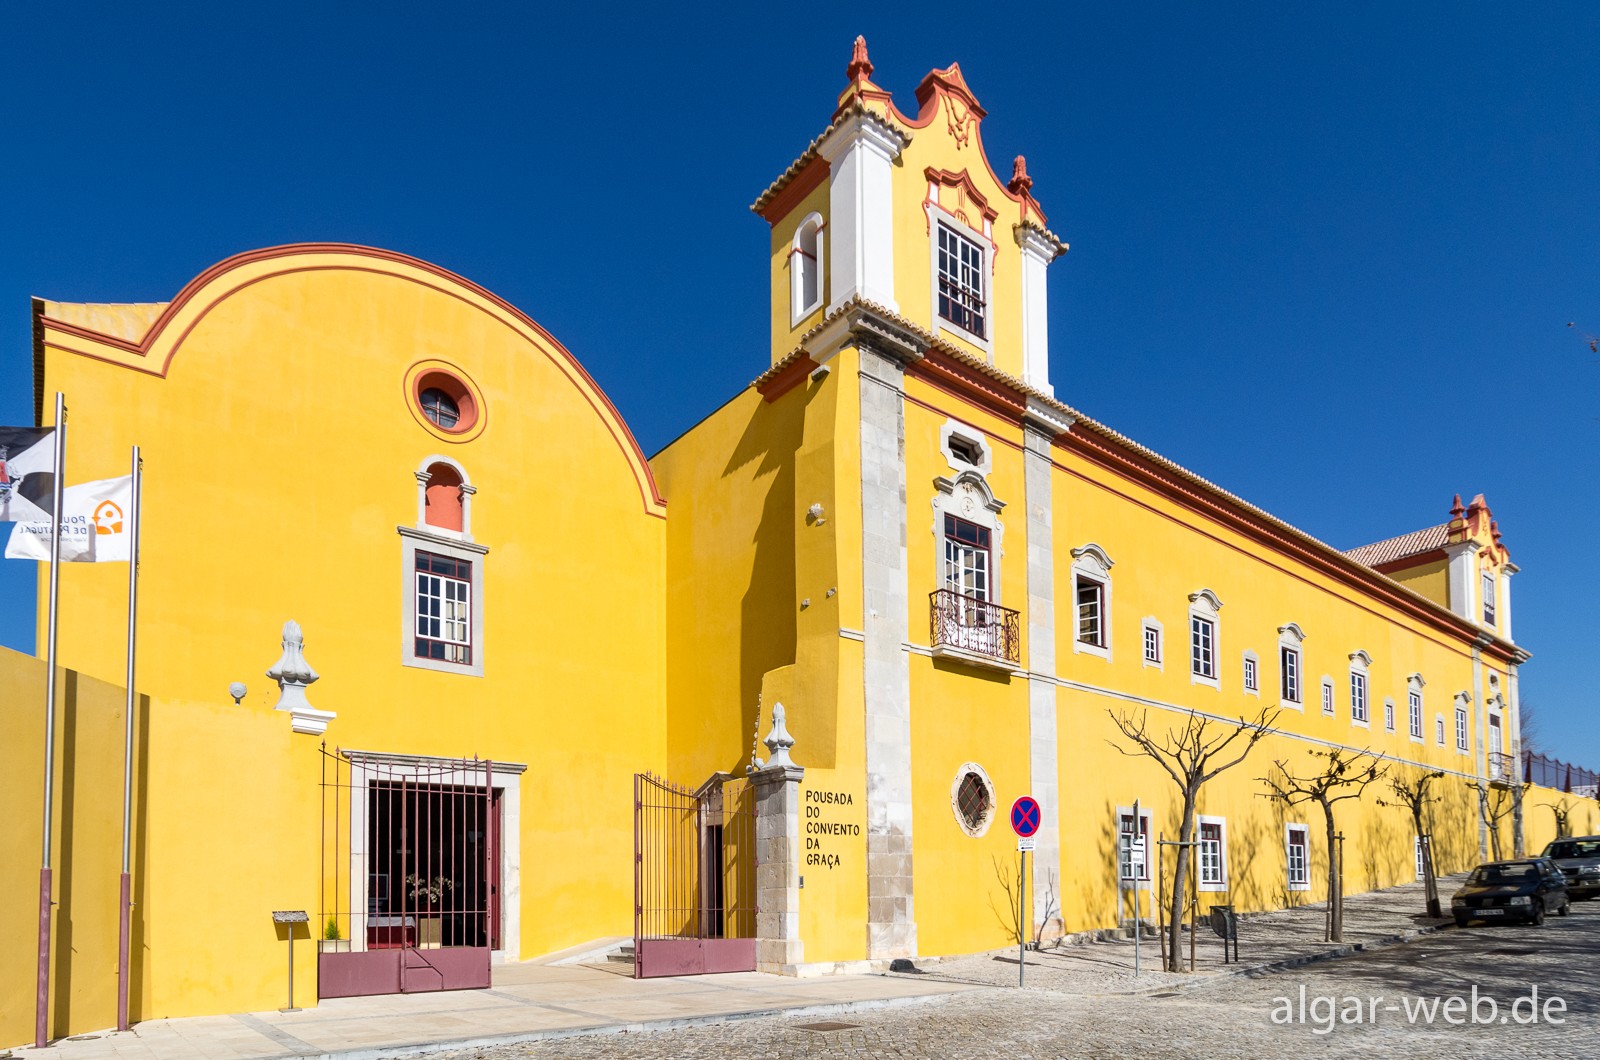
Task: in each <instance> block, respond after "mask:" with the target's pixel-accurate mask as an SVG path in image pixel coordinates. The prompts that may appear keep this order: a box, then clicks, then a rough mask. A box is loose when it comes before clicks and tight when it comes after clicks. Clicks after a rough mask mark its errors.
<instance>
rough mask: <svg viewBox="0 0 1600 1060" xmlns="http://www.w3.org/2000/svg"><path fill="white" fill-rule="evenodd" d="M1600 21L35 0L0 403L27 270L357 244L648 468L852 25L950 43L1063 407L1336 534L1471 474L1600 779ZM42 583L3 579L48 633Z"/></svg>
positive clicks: (1260, 9) (9, 386)
mask: <svg viewBox="0 0 1600 1060" xmlns="http://www.w3.org/2000/svg"><path fill="white" fill-rule="evenodd" d="M984 17H989V18H990V19H991V20H992V21H991V22H990V23H989V24H988V25H987V26H985V25H983V24H982V22H981V19H982V18H984ZM1597 31H1600V7H1597V6H1596V5H1594V4H1593V3H1542V4H1528V5H1521V4H1493V5H1491V4H1486V3H1464V4H1463V3H1450V4H1444V3H1440V4H1421V3H1407V4H1396V3H1392V2H1389V3H1381V4H1360V3H1343V4H1337V5H1295V4H1282V3H1272V4H1226V3H1224V4H1192V3H1184V4H1177V3H1172V4H1143V5H1117V4H1112V5H1107V4H1093V5H1091V4H1082V3H1050V4H1038V5H1036V6H1035V7H1034V8H1033V9H1032V10H1028V9H1026V8H1021V7H1017V6H1011V7H996V6H993V5H988V6H985V5H981V4H980V5H972V4H961V5H951V6H950V7H948V8H947V9H944V10H943V11H937V10H935V9H933V8H930V7H929V6H928V5H926V4H922V5H916V6H911V5H907V6H905V7H904V8H903V9H901V10H899V11H895V12H892V13H891V12H889V11H888V10H887V9H886V8H885V7H884V6H883V5H876V4H875V5H868V4H862V3H858V4H852V5H841V4H831V3H823V2H815V3H808V4H805V5H802V6H799V7H797V6H795V5H792V4H790V5H756V4H740V5H729V6H727V7H725V8H718V7H716V6H713V5H708V4H669V5H655V4H652V5H647V6H639V7H627V6H617V5H612V4H605V3H593V4H562V5H549V4H532V5H528V4H515V5H513V4H501V5H482V4H474V3H455V4H442V5H441V4H428V5H407V4H391V5H353V4H329V3H316V4H309V3H276V4H271V5H219V4H215V3H206V4H185V3H176V2H175V3H163V4H147V5H131V6H130V5H125V4H110V3H77V4H71V5H67V6H65V7H63V6H61V5H52V4H24V5H12V6H11V7H9V8H8V10H7V12H6V16H5V30H4V33H3V34H0V145H3V147H0V158H3V164H0V210H3V211H4V212H3V215H0V216H3V221H0V344H3V345H0V373H3V375H0V379H3V380H4V386H3V387H0V422H5V423H15V424H25V423H29V422H31V408H30V401H29V394H30V391H31V380H30V367H29V364H30V354H29V350H30V339H29V311H28V296H30V295H40V296H44V297H49V298H59V299H64V300H75V301H163V300H166V299H169V298H170V297H171V296H172V295H173V294H174V293H175V292H176V291H177V290H178V289H179V288H180V287H181V286H182V285H183V284H184V283H185V282H186V281H188V280H189V279H190V278H191V277H193V276H194V275H195V274H196V273H198V272H200V271H201V270H202V269H204V268H206V267H207V266H209V265H211V264H212V263H214V262H216V261H218V260H219V259H221V258H224V257H226V256H228V255H230V254H233V253H236V252H238V251H242V250H248V249H251V248H255V247H261V246H268V245H272V244H278V243H287V242H295V241H301V240H342V241H350V242H357V243H367V244H374V245H377V246H381V247H388V248H392V249H395V250H399V251H403V252H406V253H409V254H414V255H417V256H419V257H422V258H426V259H428V260H430V261H434V262H437V263H439V264H441V265H444V266H446V267H448V268H451V269H454V270H456V271H457V272H460V273H463V274H465V275H466V276H468V277H470V278H471V279H473V280H476V281H477V282H479V283H481V284H483V285H484V286H486V287H488V288H490V289H491V290H493V291H495V292H497V293H499V294H500V295H502V296H504V297H506V298H508V299H509V300H510V301H511V302H513V303H515V304H516V305H518V306H520V307H522V308H523V309H525V310H526V311H527V312H528V313H529V314H530V315H532V316H533V317H534V318H535V319H536V320H538V321H540V322H541V323H542V324H544V325H545V326H546V327H548V328H549V329H550V330H551V331H552V332H553V333H554V334H556V335H557V336H559V337H560V338H561V339H562V340H563V341H564V342H565V343H566V344H567V345H568V346H569V347H570V348H571V349H572V350H573V351H574V352H575V353H576V354H577V356H578V357H579V358H580V359H581V360H582V361H583V363H584V364H585V365H586V366H587V367H588V369H589V370H590V371H591V372H592V373H593V374H594V376H595V377H596V379H598V380H599V382H600V384H601V385H602V386H603V387H604V388H605V389H606V390H607V392H608V393H609V394H610V395H611V397H612V399H613V400H614V401H615V402H616V404H617V406H618V407H619V408H620V409H621V411H622V413H623V415H624V416H625V417H626V418H627V420H628V422H629V423H630V424H631V425H632V427H633V429H634V431H635V432H636V434H637V435H638V437H639V440H640V443H641V444H642V445H643V446H644V448H645V450H646V451H647V452H653V451H655V450H656V449H657V448H659V447H660V446H661V445H663V444H664V443H665V442H667V441H668V440H670V439H671V438H672V437H673V436H674V435H675V434H677V433H678V432H679V431H681V430H682V429H683V428H685V427H687V426H688V425H690V424H691V423H693V422H694V421H695V420H696V419H698V418H699V417H700V416H701V415H703V414H704V413H705V412H706V411H708V410H709V409H711V408H712V407H714V406H715V405H717V404H719V403H721V402H722V401H723V400H725V399H726V398H727V397H728V396H730V395H731V394H732V393H733V392H734V391H735V390H737V389H738V388H739V387H741V386H742V385H743V384H744V383H746V382H747V381H748V380H749V379H751V378H752V377H753V376H755V375H756V374H757V373H758V372H759V371H761V370H762V368H764V367H765V361H766V353H765V351H766V343H767V332H766V328H767V324H766V303H765V300H766V290H765V282H766V279H765V278H766V266H765V261H764V255H765V253H766V246H767V235H766V226H765V224H764V223H763V222H762V221H761V220H759V219H758V218H756V217H755V216H754V215H752V214H751V213H749V211H748V209H747V207H748V205H749V203H750V202H751V200H752V199H754V197H755V196H756V194H757V193H759V192H760V191H761V190H762V189H763V188H764V187H766V185H767V183H768V182H769V181H771V180H772V179H773V177H775V176H776V175H777V174H778V173H779V172H781V171H782V169H783V168H784V167H785V166H786V165H787V164H788V163H789V162H790V161H791V160H792V159H793V158H794V157H795V155H796V154H798V153H799V151H800V150H801V149H802V148H803V147H804V146H805V145H806V143H808V142H809V141H810V139H811V138H812V137H813V136H815V135H816V134H817V133H818V132H819V131H821V129H822V128H823V126H824V125H825V124H826V123H827V120H828V118H829V115H830V113H831V111H832V107H833V104H834V100H835V97H836V95H837V93H838V92H839V90H840V89H841V88H842V87H843V85H844V68H845V64H846V61H847V59H848V56H849V49H850V42H851V40H852V39H853V38H854V37H855V35H856V34H857V33H864V34H866V36H867V39H868V42H869V44H870V45H871V50H872V59H873V62H874V63H875V64H876V66H877V71H876V73H875V74H874V79H875V80H877V81H878V82H879V83H880V84H881V85H883V86H884V87H886V88H889V89H891V90H893V91H894V92H895V93H896V95H897V98H899V99H900V100H901V101H902V104H903V105H904V106H906V107H908V108H909V107H910V106H911V103H912V101H911V90H912V89H913V88H914V87H915V86H916V84H917V82H918V80H920V78H921V77H922V75H923V74H924V73H926V72H927V70H929V69H930V68H931V67H933V66H935V65H939V66H943V65H945V64H948V63H949V62H950V61H952V60H959V61H960V62H961V66H962V69H963V70H964V71H965V73H966V75H967V79H968V81H969V83H970V84H971V85H972V86H973V88H974V90H975V91H976V92H977V94H978V98H979V99H980V100H981V101H982V102H983V104H984V106H985V107H986V108H987V109H988V111H989V117H988V119H987V120H986V121H985V122H984V126H983V131H984V137H985V143H986V145H987V147H988V150H989V153H990V155H991V157H992V158H993V159H994V160H995V162H996V164H997V165H999V166H1002V167H1003V166H1004V164H1005V163H1006V162H1007V161H1009V159H1010V158H1011V157H1012V156H1013V155H1014V154H1016V153H1018V152H1022V153H1025V154H1026V155H1027V156H1028V163H1029V165H1028V168H1029V171H1030V173H1031V174H1032V175H1033V176H1034V178H1035V180H1036V184H1035V186H1034V191H1035V193H1036V194H1037V195H1038V196H1039V198H1040V200H1041V201H1042V202H1043V204H1044V206H1045V209H1046V210H1047V211H1048V212H1049V214H1050V223H1051V227H1052V228H1053V229H1055V231H1057V232H1058V233H1060V234H1061V235H1062V236H1063V237H1064V238H1065V239H1067V240H1068V241H1069V242H1070V243H1071V244H1072V247H1073V249H1072V251H1071V253H1070V254H1068V255H1067V256H1066V257H1065V258H1064V259H1062V260H1061V261H1059V262H1058V263H1057V264H1056V265H1054V266H1053V267H1052V270H1051V291H1050V300H1051V354H1052V361H1053V378H1054V380H1055V383H1056V389H1057V392H1058V394H1060V395H1061V396H1062V397H1063V398H1064V399H1065V400H1066V401H1068V402H1070V403H1072V404H1074V405H1077V406H1078V407H1080V408H1082V409H1083V410H1085V411H1086V412H1089V413H1090V414H1092V415H1094V416H1096V417H1097V418H1100V419H1102V420H1103V421H1105V422H1107V423H1109V424H1111V425H1112V426H1114V427H1116V428H1118V429H1120V430H1122V431H1124V432H1126V433H1128V434H1130V435H1132V436H1133V437H1135V438H1137V439H1139V440H1141V441H1143V442H1145V443H1146V444H1148V445H1150V446H1152V447H1154V448H1155V449H1157V450H1159V451H1160V452H1162V453H1164V454H1166V455H1168V456H1170V457H1172V458H1173V459H1175V460H1178V461H1179V462H1180V463H1183V464H1184V465H1186V466H1188V467H1190V468H1192V469H1194V470H1195V471H1197V472H1199V473H1201V474H1203V475H1205V476H1207V477H1208V478H1210V479H1212V480H1213V481H1215V482H1218V483H1220V484H1222V485H1223V486H1225V487H1226V488H1228V489H1230V490H1233V491H1234V492H1236V493H1239V494H1241V495H1243V496H1245V497H1247V498H1249V499H1251V500H1253V501H1255V502H1256V503H1258V504H1260V505H1261V506H1262V507H1264V508H1266V509H1268V510H1269V511H1272V512H1274V513H1276V514H1277V515H1279V516H1281V517H1283V518H1285V519H1287V520H1288V521H1289V522H1291V523H1293V524H1295V525H1297V526H1299V527H1301V528H1303V529H1305V530H1306V531H1308V532H1310V533H1312V534H1314V535H1316V536H1318V537H1320V538H1322V539H1323V540H1325V541H1328V542H1329V543H1331V544H1334V545H1337V546H1340V547H1344V548H1349V547H1353V546H1355V545H1359V544H1364V543H1366V542H1369V541H1372V540H1376V539H1378V538H1383V537H1387V536H1390V535H1392V534H1397V533H1401V532H1404V531H1407V530H1412V529H1416V528H1418V527H1421V526H1425V525H1430V524H1434V523H1438V522H1442V521H1444V519H1445V518H1447V509H1448V508H1449V505H1450V497H1451V494H1452V493H1455V492H1460V493H1462V494H1463V495H1464V496H1466V497H1470V496H1471V495H1472V494H1474V493H1478V492H1483V493H1485V494H1487V496H1488V499H1489V501H1490V503H1491V505H1492V506H1493V508H1494V510H1495V514H1496V515H1497V517H1498V518H1499V520H1500V525H1501V528H1502V530H1503V531H1504V533H1505V540H1506V543H1507V544H1508V546H1509V547H1510V548H1511V551H1512V555H1513V557H1514V559H1515V560H1516V562H1517V563H1518V564H1520V565H1521V567H1522V568H1523V573H1522V574H1521V575H1519V576H1518V577H1517V579H1516V583H1515V614H1516V632H1517V639H1518V641H1519V642H1521V643H1522V644H1524V645H1525V646H1527V647H1528V648H1529V649H1530V650H1531V651H1533V653H1534V655H1535V658H1534V660H1533V661H1532V662H1531V663H1530V664H1529V665H1528V666H1526V667H1525V668H1524V671H1523V697H1524V701H1525V702H1527V703H1531V704H1533V705H1534V706H1535V708H1536V709H1537V711H1538V714H1539V727H1540V729H1541V731H1542V736H1541V739H1542V742H1543V744H1544V745H1545V746H1546V747H1547V748H1548V749H1550V750H1552V751H1554V752H1557V753H1560V754H1562V755H1564V756H1568V757H1573V758H1576V759H1578V760H1580V761H1582V762H1586V763H1587V764H1589V765H1590V766H1591V767H1593V766H1600V712H1597V710H1596V706H1597V703H1596V696H1595V692H1594V686H1595V681H1594V679H1593V676H1591V677H1588V678H1586V677H1585V676H1584V675H1585V674H1586V673H1588V670H1589V668H1590V667H1591V666H1593V665H1594V660H1595V657H1596V653H1595V645H1596V643H1597V641H1600V608H1597V607H1596V606H1595V600H1596V597H1597V592H1600V564H1597V563H1596V562H1595V558H1594V557H1593V556H1592V555H1591V554H1590V551H1589V550H1590V549H1591V547H1592V546H1591V544H1590V539H1591V538H1592V537H1594V536H1596V531H1595V529H1594V523H1595V515H1594V513H1591V512H1590V511H1589V505H1590V504H1593V503H1595V493H1596V490H1597V486H1600V475H1597V471H1600V455H1597V454H1600V410H1597V405H1596V401H1595V398H1596V396H1597V393H1600V358H1597V357H1596V356H1594V355H1592V354H1590V353H1589V351H1588V350H1587V349H1586V348H1585V346H1584V345H1583V343H1582V342H1581V341H1580V337H1579V335H1578V334H1577V333H1576V332H1575V331H1573V330H1569V329H1568V328H1567V327H1566V324H1567V322H1568V321H1577V322H1578V323H1579V325H1580V327H1581V328H1583V329H1586V330H1587V331H1589V332H1593V333H1596V334H1600V61H1597V58H1596V56H1597V55H1600V47H1597V45H1600V32H1597ZM120 471H121V468H120V467H116V468H112V467H104V468H101V467H95V468H90V467H74V468H72V477H73V478H75V479H84V478H93V477H100V476H103V475H110V474H117V473H119V472H120ZM199 500H200V499H199V498H197V502H198V501H199ZM32 573H33V564H31V563H23V562H20V561H8V562H5V563H0V599H3V600H4V601H5V604H4V608H3V612H0V643H4V644H7V645H10V646H13V647H17V648H20V649H23V650H31V649H32V646H33V636H32V627H31V618H30V616H31V614H32V609H33V599H32V598H33V589H32ZM69 603H70V602H69ZM113 635H119V636H120V634H113Z"/></svg>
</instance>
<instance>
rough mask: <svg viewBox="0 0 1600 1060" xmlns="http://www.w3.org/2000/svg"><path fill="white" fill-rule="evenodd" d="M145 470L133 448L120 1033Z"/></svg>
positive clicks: (128, 913)
mask: <svg viewBox="0 0 1600 1060" xmlns="http://www.w3.org/2000/svg"><path fill="white" fill-rule="evenodd" d="M143 479H144V468H143V463H142V461H140V459H139V447H138V446H137V445H136V446H134V447H133V504H132V509H133V510H132V512H131V513H130V514H129V518H128V523H129V527H130V529H129V534H130V535H131V536H130V537H129V538H128V680H127V686H128V687H127V695H128V699H127V703H126V705H125V707H124V708H123V738H122V740H123V743H122V887H121V897H120V899H119V901H120V905H119V906H118V911H117V921H118V925H117V1030H119V1031H125V1030H127V1029H128V962H129V952H128V951H129V933H130V931H131V928H132V919H133V877H132V876H131V875H129V864H130V858H129V855H130V853H131V852H132V848H133V710H134V703H135V701H136V700H137V698H138V697H137V696H136V695H135V693H134V658H135V656H134V650H135V648H136V646H137V643H138V637H137V634H136V630H137V628H138V627H137V624H136V623H137V619H138V616H139V519H140V517H141V515H142V514H143V513H142V512H141V511H140V508H141V507H142V506H143V502H144V498H143V497H142V496H141V495H140V490H141V489H142V487H143Z"/></svg>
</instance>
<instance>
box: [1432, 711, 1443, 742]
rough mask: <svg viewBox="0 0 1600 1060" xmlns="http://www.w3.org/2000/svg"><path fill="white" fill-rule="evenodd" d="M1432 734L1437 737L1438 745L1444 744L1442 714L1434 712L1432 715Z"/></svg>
mask: <svg viewBox="0 0 1600 1060" xmlns="http://www.w3.org/2000/svg"><path fill="white" fill-rule="evenodd" d="M1433 734H1434V736H1435V737H1436V738H1437V739H1438V742H1439V746H1440V747H1443V746H1444V714H1443V713H1436V714H1435V715H1434V716H1433Z"/></svg>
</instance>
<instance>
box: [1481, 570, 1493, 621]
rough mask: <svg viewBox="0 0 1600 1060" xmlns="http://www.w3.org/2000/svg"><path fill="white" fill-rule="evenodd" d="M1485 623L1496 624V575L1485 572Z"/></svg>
mask: <svg viewBox="0 0 1600 1060" xmlns="http://www.w3.org/2000/svg"><path fill="white" fill-rule="evenodd" d="M1483 624H1484V625H1486V626H1492V625H1494V575H1493V574H1492V573H1490V572H1489V571H1484V572H1483Z"/></svg>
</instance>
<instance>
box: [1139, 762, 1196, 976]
mask: <svg viewBox="0 0 1600 1060" xmlns="http://www.w3.org/2000/svg"><path fill="white" fill-rule="evenodd" d="M1194 799H1195V789H1194V788H1186V789H1184V792H1183V824H1182V825H1180V826H1179V828H1178V842H1179V843H1180V844H1186V843H1188V842H1189V841H1190V840H1192V839H1193V838H1194ZM1134 827H1135V828H1137V827H1138V825H1137V824H1135V825H1134ZM1191 849H1192V848H1191V847H1188V846H1183V845H1180V846H1179V847H1178V860H1177V863H1176V865H1174V867H1173V870H1172V902H1171V904H1170V905H1169V906H1168V909H1170V910H1171V912H1172V917H1171V918H1170V919H1169V920H1168V921H1167V932H1168V939H1167V971H1169V972H1176V971H1181V970H1182V968H1181V967H1180V966H1181V964H1182V954H1183V950H1182V946H1183V907H1184V904H1185V899H1187V897H1188V891H1189V871H1190V865H1189V855H1190V851H1191Z"/></svg>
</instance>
